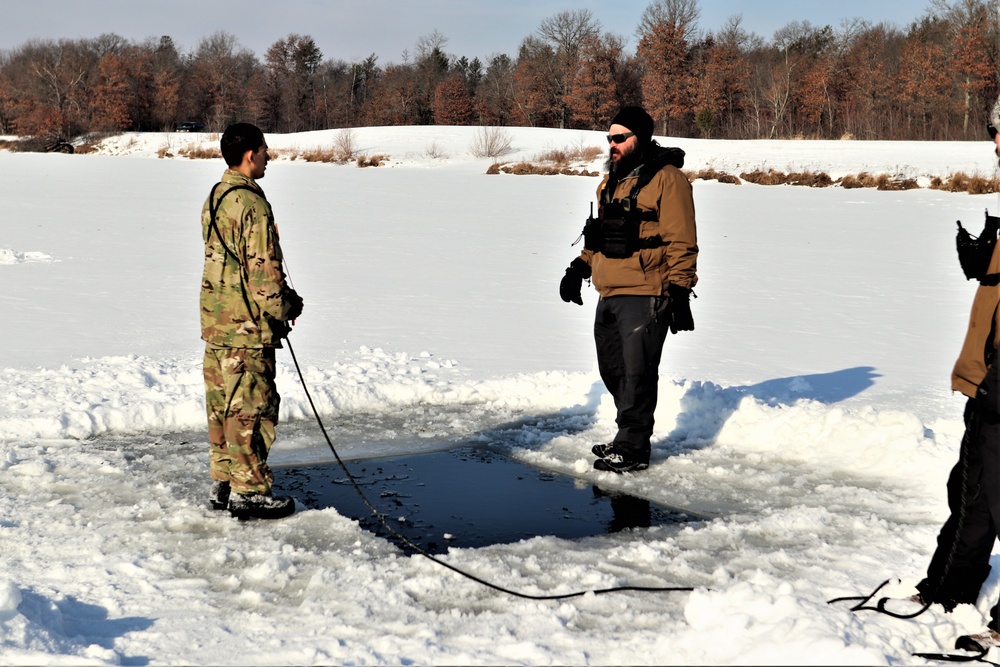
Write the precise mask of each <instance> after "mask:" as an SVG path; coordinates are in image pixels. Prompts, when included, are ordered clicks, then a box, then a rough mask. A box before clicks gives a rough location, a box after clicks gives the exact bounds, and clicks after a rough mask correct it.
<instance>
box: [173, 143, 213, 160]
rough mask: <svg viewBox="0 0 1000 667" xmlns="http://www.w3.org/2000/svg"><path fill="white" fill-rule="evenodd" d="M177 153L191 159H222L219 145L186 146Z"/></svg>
mask: <svg viewBox="0 0 1000 667" xmlns="http://www.w3.org/2000/svg"><path fill="white" fill-rule="evenodd" d="M177 154H178V155H180V156H181V157H186V158H188V159H191V160H216V159H222V150H221V149H220V148H218V147H217V146H185V147H184V148H182V149H180V150H179V151H177Z"/></svg>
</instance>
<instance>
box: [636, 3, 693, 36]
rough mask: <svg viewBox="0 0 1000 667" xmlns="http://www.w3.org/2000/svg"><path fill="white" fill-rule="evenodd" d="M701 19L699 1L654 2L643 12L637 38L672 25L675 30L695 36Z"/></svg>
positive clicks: (637, 29)
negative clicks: (657, 28) (656, 28)
mask: <svg viewBox="0 0 1000 667" xmlns="http://www.w3.org/2000/svg"><path fill="white" fill-rule="evenodd" d="M699 18H701V8H700V7H698V0H653V2H652V3H651V4H650V5H649V6H648V7H646V9H645V11H643V12H642V17H640V19H639V27H638V28H636V31H635V32H636V36H637V37H639V38H640V39H642V38H643V37H645V36H646V35H648V34H649V33H650V32H652V30H653V28H655V27H656V26H662V25H670V26H673V28H674V30H675V31H677V32H679V33H681V34H684V35H688V36H693V34H694V31H695V29H696V28H697V25H698V19H699Z"/></svg>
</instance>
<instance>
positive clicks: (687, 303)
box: [667, 283, 694, 333]
mask: <svg viewBox="0 0 1000 667" xmlns="http://www.w3.org/2000/svg"><path fill="white" fill-rule="evenodd" d="M667 295H668V296H669V297H670V333H677V332H678V331H694V316H693V315H691V290H689V289H688V288H686V287H681V286H680V285H674V284H673V283H670V284H668V285H667Z"/></svg>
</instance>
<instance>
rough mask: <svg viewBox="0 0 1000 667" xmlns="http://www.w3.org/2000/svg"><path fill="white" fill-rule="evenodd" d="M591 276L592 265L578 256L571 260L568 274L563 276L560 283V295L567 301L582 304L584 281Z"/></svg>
mask: <svg viewBox="0 0 1000 667" xmlns="http://www.w3.org/2000/svg"><path fill="white" fill-rule="evenodd" d="M589 277H590V266H589V265H588V264H587V263H586V262H585V261H583V260H582V259H580V258H579V257H577V258H576V259H574V260H573V261H572V262H570V265H569V268H567V269H566V275H564V276H563V279H562V281H561V282H560V283H559V296H560V297H561V298H562V300H563V301H565V302H566V303H569V302H570V301H572V302H573V303H575V304H578V305H580V306H582V305H583V296H582V295H581V293H580V292H581V290H582V289H583V281H584V280H586V279H587V278H589Z"/></svg>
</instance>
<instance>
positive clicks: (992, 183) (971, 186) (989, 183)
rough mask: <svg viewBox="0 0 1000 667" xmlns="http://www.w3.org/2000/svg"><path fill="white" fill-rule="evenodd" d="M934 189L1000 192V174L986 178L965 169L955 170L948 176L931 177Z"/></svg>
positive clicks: (977, 192)
mask: <svg viewBox="0 0 1000 667" xmlns="http://www.w3.org/2000/svg"><path fill="white" fill-rule="evenodd" d="M930 187H931V189H932V190H944V191H946V192H968V193H969V194H970V195H988V194H992V193H994V192H1000V176H993V177H990V178H986V177H985V176H980V175H979V174H973V175H971V176H970V175H968V174H966V173H965V172H964V171H959V172H955V173H954V174H952V175H950V176H948V177H947V178H940V177H937V176H935V177H934V178H932V179H931V184H930Z"/></svg>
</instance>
